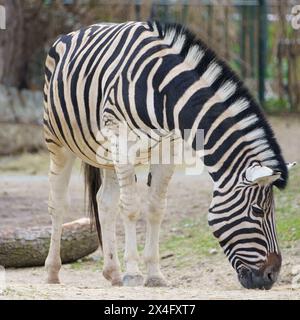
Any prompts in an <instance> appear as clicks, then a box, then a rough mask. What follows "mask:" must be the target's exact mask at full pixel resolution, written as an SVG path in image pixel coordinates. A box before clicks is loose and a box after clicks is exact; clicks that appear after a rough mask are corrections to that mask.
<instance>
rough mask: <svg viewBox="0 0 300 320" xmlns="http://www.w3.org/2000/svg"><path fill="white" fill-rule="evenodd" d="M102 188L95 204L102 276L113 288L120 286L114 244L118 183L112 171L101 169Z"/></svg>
mask: <svg viewBox="0 0 300 320" xmlns="http://www.w3.org/2000/svg"><path fill="white" fill-rule="evenodd" d="M102 172H103V181H102V186H101V188H100V190H99V192H98V194H97V204H98V210H99V218H100V222H101V232H102V242H103V243H102V249H103V259H104V267H103V276H104V277H105V278H106V279H107V280H109V281H110V282H111V284H112V285H113V286H121V285H122V277H121V270H120V262H119V258H118V252H117V244H116V217H117V214H118V209H119V207H118V203H119V196H120V192H119V183H118V179H117V177H116V173H115V171H114V170H108V169H103V170H102Z"/></svg>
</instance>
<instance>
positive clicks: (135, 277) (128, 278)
mask: <svg viewBox="0 0 300 320" xmlns="http://www.w3.org/2000/svg"><path fill="white" fill-rule="evenodd" d="M143 284H144V278H143V276H142V275H140V274H125V275H124V277H123V285H124V286H126V287H140V286H143Z"/></svg>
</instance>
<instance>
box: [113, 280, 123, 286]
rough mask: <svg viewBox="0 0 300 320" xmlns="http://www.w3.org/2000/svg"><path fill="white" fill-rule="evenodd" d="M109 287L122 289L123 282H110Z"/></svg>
mask: <svg viewBox="0 0 300 320" xmlns="http://www.w3.org/2000/svg"><path fill="white" fill-rule="evenodd" d="M111 285H112V286H113V287H122V286H123V281H122V280H121V279H116V280H112V281H111Z"/></svg>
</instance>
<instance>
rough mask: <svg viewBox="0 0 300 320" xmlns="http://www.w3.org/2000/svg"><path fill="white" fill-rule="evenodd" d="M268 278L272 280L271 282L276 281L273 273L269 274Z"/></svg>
mask: <svg viewBox="0 0 300 320" xmlns="http://www.w3.org/2000/svg"><path fill="white" fill-rule="evenodd" d="M267 278H268V279H269V280H270V281H272V282H273V281H274V279H273V278H274V277H273V273H272V272H269V273H268V274H267Z"/></svg>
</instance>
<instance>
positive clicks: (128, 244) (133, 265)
mask: <svg viewBox="0 0 300 320" xmlns="http://www.w3.org/2000/svg"><path fill="white" fill-rule="evenodd" d="M115 169H116V173H117V177H118V180H119V185H120V210H121V216H122V218H123V222H124V227H125V254H124V257H125V263H126V272H125V275H124V276H123V285H125V286H141V285H143V284H144V279H143V276H142V274H141V272H140V270H139V267H138V262H139V256H138V251H137V240H136V222H137V220H138V218H139V216H140V205H139V197H138V192H137V189H136V179H135V171H134V167H133V165H132V164H115Z"/></svg>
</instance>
